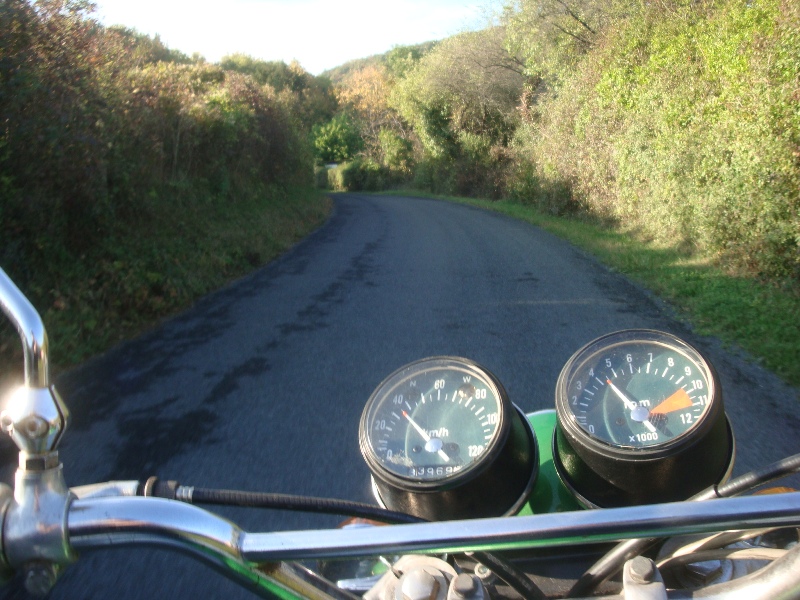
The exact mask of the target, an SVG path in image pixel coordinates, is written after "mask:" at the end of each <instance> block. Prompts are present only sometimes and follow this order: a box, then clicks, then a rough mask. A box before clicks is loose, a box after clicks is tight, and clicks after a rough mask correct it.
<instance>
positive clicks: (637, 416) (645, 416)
mask: <svg viewBox="0 0 800 600" xmlns="http://www.w3.org/2000/svg"><path fill="white" fill-rule="evenodd" d="M606 383H607V384H608V386H609V387H610V388H611V390H612V391H613V392H614V393H615V394H616V395H617V396H619V399H620V400H622V401H623V402H624V403H625V408H627V409H628V410H629V411H631V419H633V420H634V421H638V422H640V423H642V424H643V425H644V426H645V427H647V430H648V431H649V432H650V433H655V431H656V427H655V425H653V424H652V423H651V422H650V419H649V416H650V411H648V410H647V409H646V408H644V407H643V406H639V405H638V404H637V403H636V402H634V401H633V400H631V399H630V398H628V396H626V395H625V393H624V392H623V391H622V390H621V389H619V388H618V387H617V386H615V385H614V384H613V383H612V381H611V380H610V379H606Z"/></svg>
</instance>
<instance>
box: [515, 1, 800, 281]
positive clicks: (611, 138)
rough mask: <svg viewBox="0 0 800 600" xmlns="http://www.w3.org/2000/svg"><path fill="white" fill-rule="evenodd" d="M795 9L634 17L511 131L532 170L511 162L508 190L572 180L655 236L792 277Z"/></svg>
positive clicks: (795, 265)
mask: <svg viewBox="0 0 800 600" xmlns="http://www.w3.org/2000/svg"><path fill="white" fill-rule="evenodd" d="M681 6H683V5H681ZM799 13H800V8H799V7H798V5H797V3H796V2H791V1H789V0H785V1H781V0H757V1H754V2H749V3H746V4H745V3H741V2H738V1H736V0H718V1H716V2H707V3H705V4H702V5H692V6H691V7H688V6H683V8H682V9H681V10H667V9H665V8H664V7H660V5H659V6H655V5H654V6H651V7H648V8H647V9H645V10H644V11H643V12H641V13H640V14H638V15H636V16H633V17H631V18H630V19H629V20H628V21H627V22H626V23H624V24H621V25H620V26H619V27H617V28H615V29H614V31H613V32H611V33H609V34H608V35H606V36H605V37H604V38H603V39H602V40H601V41H600V43H599V44H598V45H597V46H596V47H595V48H594V49H593V51H592V52H590V53H588V54H587V55H586V57H585V59H584V60H583V61H582V62H581V63H580V64H579V65H578V67H577V68H576V70H575V71H574V73H573V74H572V75H571V76H570V77H568V78H567V79H565V81H564V83H563V86H562V87H561V88H560V92H559V93H551V94H550V95H549V96H548V97H547V98H545V99H544V101H543V102H540V103H539V105H538V106H537V117H536V118H535V119H531V120H530V122H528V123H526V125H525V128H524V131H523V130H519V131H518V133H517V139H518V142H519V143H518V145H517V149H518V154H517V156H518V160H522V161H525V160H527V161H530V163H531V164H533V165H535V174H534V175H533V176H532V174H531V173H530V170H529V169H525V168H517V176H516V177H517V178H516V181H515V182H514V183H512V185H511V187H512V189H516V190H525V192H524V193H533V194H534V195H542V194H543V195H544V197H545V199H544V200H543V203H544V204H545V205H546V204H548V201H547V200H546V196H547V193H546V192H544V193H543V190H548V189H550V190H554V189H555V190H558V189H559V188H562V189H563V188H568V189H570V191H571V194H570V195H569V202H570V203H571V204H573V205H577V206H578V207H580V208H581V209H582V210H585V211H587V212H590V213H592V214H595V215H597V216H599V217H602V218H610V219H613V220H616V221H617V222H619V223H620V224H623V225H624V226H625V227H628V228H631V229H637V230H638V231H640V232H642V233H644V234H645V235H647V236H649V237H651V238H653V239H657V240H661V241H665V242H669V243H673V244H674V243H677V244H685V245H688V246H691V247H694V248H697V249H698V250H700V251H701V252H705V253H708V254H710V255H712V256H718V257H719V258H720V260H722V261H723V262H725V263H726V264H728V265H730V266H731V267H732V268H737V269H742V270H744V271H746V272H748V273H752V274H757V275H761V276H763V277H766V278H770V279H777V280H780V279H786V278H789V279H793V280H794V281H795V282H797V281H800V216H798V215H799V214H800V185H798V184H799V183H800V162H798V160H797V157H798V155H800V152H799V149H800V115H798V112H797V102H798V96H797V94H798V92H797V90H798V89H800V58H799V57H800V35H798V33H797V32H798V29H800V14H799ZM567 90H568V92H569V93H566V91H567ZM531 182H534V183H535V185H534V186H531ZM566 198H567V196H565V199H566Z"/></svg>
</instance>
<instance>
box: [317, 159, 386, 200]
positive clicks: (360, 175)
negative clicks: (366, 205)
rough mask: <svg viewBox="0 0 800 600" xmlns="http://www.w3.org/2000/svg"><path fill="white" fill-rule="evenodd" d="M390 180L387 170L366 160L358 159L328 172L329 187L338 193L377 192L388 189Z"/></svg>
mask: <svg viewBox="0 0 800 600" xmlns="http://www.w3.org/2000/svg"><path fill="white" fill-rule="evenodd" d="M390 180H391V175H390V174H389V173H388V171H387V170H386V169H384V168H383V167H381V165H379V164H378V163H375V162H373V161H371V160H368V159H365V158H356V159H354V160H352V161H350V162H346V163H342V164H340V165H338V166H337V167H336V168H334V169H329V170H328V187H329V188H330V189H332V190H334V191H337V192H355V191H365V192H366V191H369V192H376V191H380V190H383V189H386V186H387V183H388V182H389V181H390Z"/></svg>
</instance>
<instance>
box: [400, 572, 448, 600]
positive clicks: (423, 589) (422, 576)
mask: <svg viewBox="0 0 800 600" xmlns="http://www.w3.org/2000/svg"><path fill="white" fill-rule="evenodd" d="M400 593H401V595H402V600H433V598H436V595H437V594H438V593H439V582H438V581H436V578H435V577H434V576H433V575H431V574H430V573H428V572H427V571H425V570H424V569H414V570H413V571H409V572H408V573H406V574H405V575H403V578H402V579H401V580H400Z"/></svg>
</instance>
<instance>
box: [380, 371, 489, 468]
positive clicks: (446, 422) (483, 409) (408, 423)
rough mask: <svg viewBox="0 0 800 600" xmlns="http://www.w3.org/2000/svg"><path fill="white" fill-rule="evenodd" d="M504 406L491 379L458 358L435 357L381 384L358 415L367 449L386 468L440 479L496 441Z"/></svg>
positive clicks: (474, 459)
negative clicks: (362, 422) (364, 410)
mask: <svg viewBox="0 0 800 600" xmlns="http://www.w3.org/2000/svg"><path fill="white" fill-rule="evenodd" d="M503 412H504V407H503V406H502V400H501V397H500V391H499V390H498V387H497V386H496V385H495V383H494V382H493V381H491V379H489V378H488V377H487V376H486V375H485V374H484V373H482V372H481V371H479V370H478V369H476V368H475V367H473V366H471V365H469V364H468V363H465V362H464V361H463V360H459V361H455V360H451V359H446V358H444V359H435V360H431V361H428V362H427V363H426V364H425V365H422V368H414V369H407V370H405V371H401V372H400V373H397V374H395V376H394V377H393V378H391V379H390V380H389V381H388V382H386V383H385V384H384V385H382V386H381V389H380V390H379V393H378V395H377V396H376V397H374V398H373V401H372V403H371V404H370V406H369V408H368V411H367V413H366V414H365V420H364V426H365V429H364V432H365V434H366V437H367V444H368V448H369V450H370V453H371V455H372V456H373V457H374V458H375V459H376V460H377V462H378V463H380V465H381V466H382V467H383V468H384V469H385V470H387V471H389V472H391V473H393V474H394V475H397V476H399V477H402V478H407V479H411V480H418V481H433V480H442V479H447V478H449V477H452V476H455V475H457V474H459V473H461V472H463V471H465V470H468V469H469V468H470V467H471V466H472V465H474V464H477V463H478V462H479V461H480V460H481V458H482V457H483V456H484V455H485V454H486V453H487V452H490V451H491V449H492V448H493V447H494V446H495V445H496V442H497V439H498V433H499V431H500V429H501V421H502V416H503Z"/></svg>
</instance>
